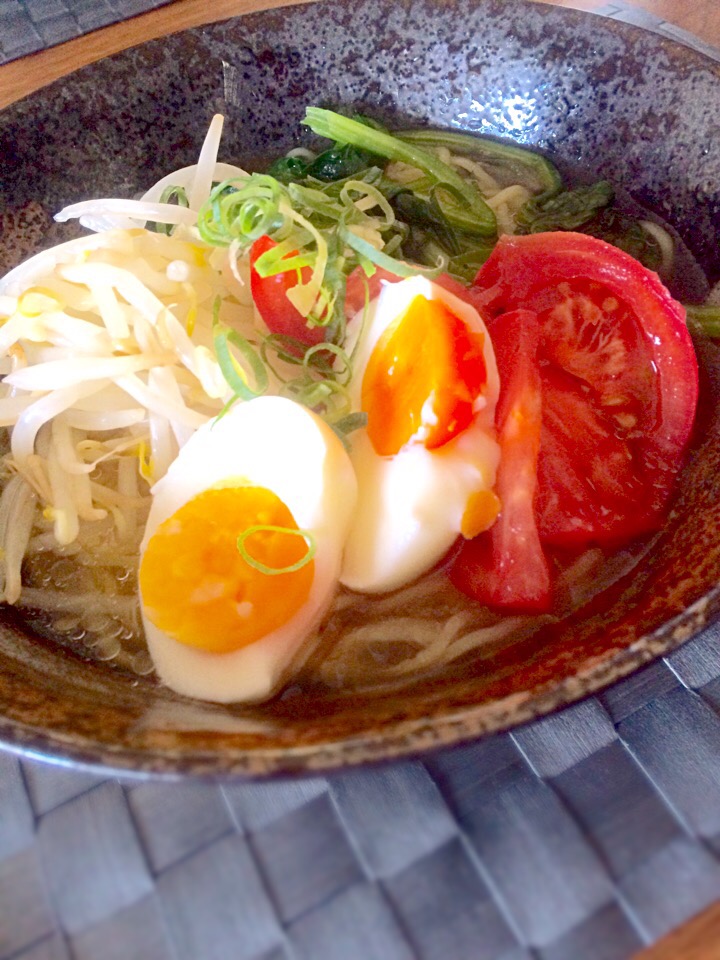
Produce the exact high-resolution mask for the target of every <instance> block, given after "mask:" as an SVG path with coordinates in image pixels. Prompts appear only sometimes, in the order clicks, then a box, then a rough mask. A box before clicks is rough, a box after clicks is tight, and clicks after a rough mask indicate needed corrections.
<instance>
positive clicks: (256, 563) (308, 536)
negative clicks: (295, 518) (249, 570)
mask: <svg viewBox="0 0 720 960" xmlns="http://www.w3.org/2000/svg"><path fill="white" fill-rule="evenodd" d="M254 533H284V534H287V535H288V536H292V537H302V538H303V540H304V541H305V543H306V544H307V553H306V554H305V556H304V557H302V558H301V559H300V560H298V561H297V563H291V564H290V565H289V566H287V567H268V566H267V565H266V564H264V563H261V561H260V560H256V559H255V557H253V556H251V554H250V553H248V549H247V547H246V546H245V541H246V540H247V538H248V537H251V536H252V535H253V534H254ZM237 548H238V552H239V553H240V556H241V557H242V558H243V560H244V561H245V563H247V564H248V565H249V566H251V567H253V568H254V569H255V570H259V571H260V573H265V574H267V575H268V576H277V575H278V574H281V573H294V572H295V571H296V570H301V569H302V568H303V567H305V566H307V564H308V563H310V562H311V560H312V559H313V558H314V556H315V553H316V552H317V542H316V540H315V537H314V536H313V535H312V533H311V532H310V531H309V530H293V529H291V528H290V527H276V526H273V525H272V524H264V523H258V524H255V525H254V526H252V527H248V528H247V530H243V532H242V533H241V534H240V536H239V537H238V538H237Z"/></svg>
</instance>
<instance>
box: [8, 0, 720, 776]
mask: <svg viewBox="0 0 720 960" xmlns="http://www.w3.org/2000/svg"><path fill="white" fill-rule="evenodd" d="M285 9H288V10H295V9H297V7H295V6H292V7H288V8H285ZM278 12H282V10H278V9H277V8H274V9H272V10H268V11H261V12H260V13H256V14H252V16H261V15H262V14H263V13H268V14H276V13H278ZM553 12H554V15H555V16H559V15H560V16H568V17H571V18H580V19H585V18H589V17H593V16H596V15H595V14H590V13H586V12H582V11H575V10H572V11H570V10H566V9H562V8H556V7H553ZM233 19H235V18H233ZM603 27H604V29H606V30H610V31H616V32H617V33H619V34H620V35H621V36H626V35H628V34H633V33H636V32H641V33H646V31H642V30H641V29H640V28H638V27H635V26H632V25H628V24H625V23H621V22H616V21H612V20H607V19H605V20H603ZM653 36H654V37H656V39H657V41H658V43H660V44H662V45H666V46H669V47H670V48H679V49H681V50H682V51H684V53H685V54H686V55H687V57H690V58H693V57H695V58H698V62H702V63H703V64H704V65H705V66H709V67H710V68H711V69H712V70H713V71H714V72H715V73H716V74H717V75H718V80H719V83H720V65H718V64H716V63H714V62H713V61H711V60H709V59H708V58H706V57H704V56H703V55H702V54H700V53H698V52H696V51H693V50H692V49H691V48H688V47H686V46H684V45H683V44H682V43H680V42H677V41H675V40H670V39H667V38H664V37H659V36H657V35H653ZM154 42H157V41H154ZM59 82H60V83H62V80H61V81H59ZM719 612H720V585H716V586H714V587H712V588H711V589H710V590H708V591H707V592H706V593H705V594H704V595H703V596H701V597H699V598H698V599H697V600H695V601H694V602H693V603H692V604H691V605H690V606H688V607H687V608H686V609H685V610H683V611H682V612H681V613H679V614H678V615H677V616H675V617H673V618H672V619H670V620H668V621H666V622H665V623H663V624H661V625H660V626H658V627H657V628H656V629H654V630H652V631H651V632H648V633H643V634H641V635H639V636H637V637H636V638H635V640H634V642H633V643H632V644H630V645H629V646H627V647H625V648H623V649H620V650H616V651H614V652H613V654H612V655H608V656H606V657H601V658H598V660H597V662H594V663H590V664H586V665H585V666H584V667H582V668H581V669H578V670H577V671H576V672H575V673H574V674H573V675H571V676H568V677H566V678H563V679H561V680H559V681H554V682H552V683H546V684H543V685H541V686H539V687H537V688H536V689H534V690H533V691H532V692H529V691H525V693H524V694H512V695H510V696H508V697H504V698H499V699H497V700H494V701H492V702H487V701H486V702H482V703H479V704H477V705H475V706H470V707H465V708H462V709H454V710H453V711H452V712H447V713H435V714H430V715H429V716H426V717H422V718H414V719H400V720H398V721H396V722H394V723H393V724H392V725H391V726H388V727H382V728H372V729H370V730H366V731H362V732H359V733H358V734H357V735H355V736H352V737H343V738H341V739H334V740H333V739H328V740H327V741H325V742H322V743H314V744H311V745H307V746H299V747H292V746H290V747H288V746H285V745H283V746H280V747H257V748H253V749H252V750H246V749H240V750H234V749H232V748H224V749H223V751H222V752H215V753H213V752H193V751H192V750H188V749H182V750H177V751H173V750H172V749H171V748H168V749H154V748H152V747H150V748H145V747H143V748H141V749H136V748H133V747H128V746H115V745H108V744H106V743H101V742H99V741H98V740H93V739H91V738H81V737H78V736H73V737H71V736H63V735H61V734H59V733H56V732H52V733H48V732H47V731H46V730H41V729H36V728H32V727H30V726H27V725H23V724H21V723H19V722H15V721H7V720H6V719H3V718H0V745H2V746H3V747H4V748H5V749H7V750H9V751H10V752H14V753H17V754H20V755H22V756H25V757H34V758H39V759H43V760H48V761H50V762H54V763H58V764H62V765H69V766H72V767H73V768H82V769H86V770H89V771H93V772H97V773H101V774H102V775H105V776H107V775H109V774H113V773H114V774H117V775H118V776H121V777H124V778H132V777H146V776H149V775H151V776H155V777H161V778H166V779H180V778H186V777H188V776H191V777H198V778H203V779H218V778H221V779H232V778H241V779H253V778H263V779H264V778H267V777H272V776H287V775H298V774H307V775H310V774H317V773H320V772H328V771H333V770H337V769H340V768H346V767H353V766H356V765H359V764H365V763H376V762H385V761H393V760H397V759H399V758H403V757H405V758H406V757H414V756H419V755H423V756H425V755H427V754H428V753H429V752H432V751H434V750H438V749H443V748H447V747H449V746H454V745H459V744H462V743H465V742H468V741H471V740H474V739H477V738H478V737H481V736H485V735H488V734H493V733H498V732H502V731H505V730H508V729H511V728H515V727H517V726H519V725H522V724H524V723H527V722H528V721H531V720H535V719H537V718H540V717H543V716H545V715H547V714H549V713H551V712H553V711H555V710H557V709H559V708H561V707H563V706H566V705H569V704H572V703H575V702H578V701H580V700H582V699H584V698H586V697H588V696H590V695H592V694H594V693H597V692H598V691H600V690H602V689H604V688H607V687H608V686H610V685H611V684H613V683H615V682H616V681H618V680H620V679H621V678H623V677H626V676H627V675H629V674H631V673H633V672H635V671H636V670H638V669H639V668H640V667H642V666H643V665H645V664H648V663H650V662H651V661H653V660H656V659H658V658H659V657H661V656H663V655H664V654H667V653H669V652H671V651H672V650H674V649H676V648H677V647H679V646H680V645H681V644H682V643H684V642H686V641H687V640H689V639H691V638H692V637H693V636H696V635H697V634H698V633H699V632H700V631H701V630H702V629H704V627H706V626H707V625H708V624H709V623H710V622H712V621H713V619H715V618H716V617H717V615H718V613H719Z"/></svg>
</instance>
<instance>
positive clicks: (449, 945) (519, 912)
mask: <svg viewBox="0 0 720 960" xmlns="http://www.w3.org/2000/svg"><path fill="white" fill-rule="evenodd" d="M163 2H166V0H159V2H158V0H0V62H6V61H8V60H11V59H14V58H15V57H18V56H22V55H24V54H26V53H30V52H32V51H34V50H37V49H41V48H43V47H47V46H50V45H52V44H54V43H59V42H61V41H63V40H66V39H68V38H70V37H73V36H77V35H80V34H83V33H86V32H88V31H89V30H91V29H95V28H97V27H99V26H104V25H106V24H109V23H112V22H115V21H117V20H120V19H125V18H126V17H129V16H132V15H134V14H136V13H140V12H143V11H145V10H149V9H152V8H154V7H157V6H160V5H161V3H163ZM598 12H601V13H604V14H605V15H607V16H612V17H615V18H617V19H622V20H629V21H630V22H634V23H637V24H639V25H640V26H644V27H649V28H650V29H655V30H657V31H659V32H663V33H666V34H668V35H670V36H673V37H674V38H676V39H680V40H681V41H683V42H686V43H688V44H689V45H692V46H695V47H696V48H698V49H700V50H702V51H703V52H705V53H709V54H710V55H713V56H716V57H717V56H718V55H717V51H714V50H712V49H710V48H708V47H706V46H705V45H703V44H700V43H699V42H698V41H696V40H695V39H694V38H693V37H691V36H690V35H689V34H687V33H685V32H684V31H682V30H680V29H679V28H676V27H674V26H672V25H670V24H667V23H663V22H662V21H660V20H658V18H657V17H653V16H651V15H650V14H647V13H645V12H643V11H638V10H636V9H631V8H629V7H627V6H626V5H625V4H624V3H622V4H621V3H620V2H616V3H613V4H608V6H607V7H604V8H603V9H602V10H601V11H598ZM719 897H720V627H716V628H712V629H710V630H708V631H706V632H705V633H704V634H703V635H702V636H701V637H700V638H698V639H696V640H694V641H692V642H691V643H689V644H687V645H686V646H685V647H683V648H682V649H680V650H679V651H677V652H676V653H675V654H673V655H672V656H671V657H669V658H668V659H667V660H665V661H663V662H658V663H655V664H653V665H651V666H649V667H648V668H646V669H645V670H643V671H642V672H641V673H639V674H636V675H635V676H633V677H632V678H630V679H628V680H626V681H624V682H622V683H620V684H618V685H617V686H615V687H613V688H612V689H611V690H609V691H608V692H606V693H604V694H603V695H601V696H599V697H596V698H593V699H591V700H588V701H585V702H584V703H581V704H579V705H577V706H575V707H572V708H570V709H567V710H565V711H563V712H562V713H559V714H556V715H554V716H552V717H550V718H548V719H546V720H543V721H540V722H538V723H534V724H531V725H529V726H527V727H524V728H522V729H520V730H518V731H516V732H515V733H513V734H511V735H504V736H497V737H493V738H490V739H486V740H483V741H481V742H479V743H477V744H474V745H472V746H469V747H464V748H462V749H457V750H451V751H446V752H443V753H440V754H438V755H435V756H433V757H432V758H430V759H428V760H427V761H426V762H424V763H420V762H413V763H399V764H393V765H390V766H386V767H381V768H376V769H371V770H361V771H353V772H348V773H345V774H340V775H334V776H332V777H328V778H315V779H305V780H296V781H292V782H276V783H269V784H251V785H232V786H222V785H217V786H215V785H206V784H195V783H178V784H165V783H154V782H145V783H132V782H120V781H117V780H109V779H103V778H100V777H96V776H91V775H89V774H86V773H80V772H78V771H75V770H72V769H66V768H63V767H58V766H51V765H47V764H42V763H39V762H33V761H30V760H28V761H22V762H21V761H19V760H18V759H16V758H14V757H12V756H9V755H0V960H21V958H22V960H70V958H72V960H412V958H420V960H523V958H525V960H527V958H535V960H628V958H629V957H631V956H632V955H633V954H634V953H635V952H636V951H637V950H638V949H639V948H641V947H642V946H643V945H646V944H650V943H653V942H655V941H656V940H657V939H658V938H659V937H661V936H662V935H663V934H664V933H666V932H667V931H668V930H670V929H672V928H673V927H675V926H677V925H678V924H680V923H682V922H683V921H684V920H686V919H687V918H689V917H690V916H692V915H693V914H694V913H697V912H698V911H699V910H701V909H702V908H703V907H705V906H706V905H707V904H709V903H711V902H712V901H714V900H716V899H717V898H719Z"/></svg>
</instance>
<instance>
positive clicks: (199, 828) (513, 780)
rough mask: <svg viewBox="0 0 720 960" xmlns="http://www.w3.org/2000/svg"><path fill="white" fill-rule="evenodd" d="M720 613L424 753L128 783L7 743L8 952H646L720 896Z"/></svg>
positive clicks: (57, 957) (366, 956)
mask: <svg viewBox="0 0 720 960" xmlns="http://www.w3.org/2000/svg"><path fill="white" fill-rule="evenodd" d="M719 712H720V626H719V627H716V628H712V629H710V630H708V631H706V633H705V634H703V635H702V636H701V637H700V638H699V639H696V640H694V641H692V642H691V643H690V644H687V645H686V646H685V647H683V648H682V649H680V650H679V651H677V652H676V653H674V654H673V655H672V656H671V657H669V658H668V659H667V660H666V661H664V662H658V663H655V664H653V665H651V666H649V667H648V668H646V669H645V670H643V671H642V672H641V673H639V674H637V675H635V676H633V677H632V678H630V679H629V680H626V681H624V682H623V683H621V684H619V685H617V686H615V687H613V688H612V689H610V690H609V691H607V692H606V693H604V694H602V695H601V696H599V697H596V698H593V699H590V700H587V701H585V702H583V703H581V704H579V705H577V706H574V707H572V708H570V709H567V710H565V711H563V712H562V713H559V714H556V715H554V716H552V717H549V718H547V719H545V720H542V721H540V722H536V723H534V724H531V725H529V726H526V727H524V728H522V729H520V730H518V731H516V732H514V733H513V734H508V735H503V736H496V737H493V738H490V739H486V740H483V741H481V742H479V743H476V744H473V745H471V746H468V747H463V748H460V749H455V750H449V751H445V752H442V753H440V754H437V755H435V756H433V757H431V758H429V759H428V760H426V761H425V762H424V763H421V762H406V763H396V764H392V765H389V766H386V767H379V768H375V769H369V770H359V771H352V772H347V773H344V774H340V775H333V776H331V777H328V778H315V779H305V780H295V781H287V782H276V783H267V784H243V785H208V784H198V783H178V784H167V783H158V782H145V783H139V784H138V783H131V782H125V783H121V782H119V781H117V780H103V779H101V778H98V777H95V776H91V775H89V774H85V773H79V772H77V771H73V770H70V769H63V768H60V767H54V766H50V765H47V764H41V763H39V762H32V761H23V762H20V761H19V760H17V759H16V758H14V757H11V756H8V755H5V756H3V755H0V958H2V960H10V958H17V960H19V958H23V960H51V958H52V960H61V958H70V957H72V958H74V960H134V958H137V960H156V958H157V960H171V958H173V960H226V958H232V960H281V958H286V960H290V958H296V960H411V958H422V960H521V958H530V957H534V958H537V960H628V958H629V957H631V956H632V955H633V954H634V953H635V952H636V950H638V949H639V948H640V947H641V946H642V945H644V944H650V943H653V942H655V941H656V940H657V939H658V938H659V937H661V936H662V935H663V934H664V933H666V932H667V931H668V930H670V929H671V928H673V927H675V926H677V925H678V924H680V923H682V922H683V921H684V920H686V919H687V918H689V917H690V916H691V915H693V914H694V913H696V912H698V911H699V910H701V909H702V908H703V907H704V906H706V905H708V904H709V903H711V902H712V901H714V900H715V899H717V898H719V897H720V715H719Z"/></svg>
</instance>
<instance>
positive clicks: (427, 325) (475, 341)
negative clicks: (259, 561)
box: [341, 277, 500, 592]
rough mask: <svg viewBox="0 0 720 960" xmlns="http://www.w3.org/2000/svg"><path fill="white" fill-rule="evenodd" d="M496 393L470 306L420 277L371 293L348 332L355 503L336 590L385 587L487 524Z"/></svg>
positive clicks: (492, 499)
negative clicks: (360, 319)
mask: <svg viewBox="0 0 720 960" xmlns="http://www.w3.org/2000/svg"><path fill="white" fill-rule="evenodd" d="M356 322H357V321H356ZM498 389H499V381H498V373H497V366H496V364H495V356H494V353H493V349H492V344H491V342H490V337H489V336H488V333H487V330H486V328H485V324H484V323H483V321H482V319H481V318H480V316H479V314H478V313H477V311H476V310H475V309H474V307H472V306H471V305H470V304H469V303H467V302H466V301H464V300H462V299H460V298H459V297H457V296H455V295H454V294H453V293H450V292H449V291H448V290H446V289H444V288H443V287H442V286H440V285H438V284H436V283H433V282H431V281H429V280H427V279H424V278H421V277H413V278H411V279H408V280H404V281H402V282H400V283H388V284H386V285H385V286H384V287H383V289H382V291H381V293H380V295H379V297H378V298H377V299H376V300H375V301H374V302H373V303H372V304H371V305H370V308H369V315H368V317H367V319H366V321H365V324H364V327H363V329H362V330H361V332H360V334H359V340H358V342H357V347H356V352H355V358H354V363H353V381H352V384H351V387H350V390H351V400H352V402H353V408H354V409H355V410H361V411H363V412H365V413H366V414H367V428H366V429H364V430H362V431H358V432H357V433H355V434H353V440H352V451H351V458H352V462H353V466H354V467H355V472H356V474H357V477H358V488H359V494H358V505H357V509H356V511H355V515H354V518H353V523H352V527H351V529H350V533H349V535H348V541H347V544H346V547H345V559H344V562H343V568H342V573H341V581H342V583H344V584H345V585H346V586H347V587H350V588H351V589H353V590H358V591H363V592H380V591H389V590H394V589H396V588H398V587H400V586H402V585H403V584H405V583H407V582H409V581H410V580H413V579H414V578H416V577H418V576H420V574H422V573H424V572H425V571H426V570H428V569H430V568H431V567H432V566H434V565H435V564H436V563H437V562H438V561H439V560H440V559H441V558H442V557H443V556H444V555H445V554H446V553H447V551H448V550H449V549H450V547H451V546H452V545H453V543H454V541H455V540H456V539H457V537H458V536H459V535H461V534H462V535H464V536H466V537H472V536H476V535H477V534H478V533H480V532H482V531H483V530H485V529H487V528H488V527H489V526H491V525H492V523H493V522H494V520H495V518H496V516H497V514H498V511H499V506H500V505H499V501H498V499H497V497H496V496H495V494H494V493H493V485H494V483H495V473H496V470H497V465H498V462H499V459H500V451H499V447H498V444H497V442H496V440H495V430H494V420H495V406H496V403H497V397H498Z"/></svg>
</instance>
